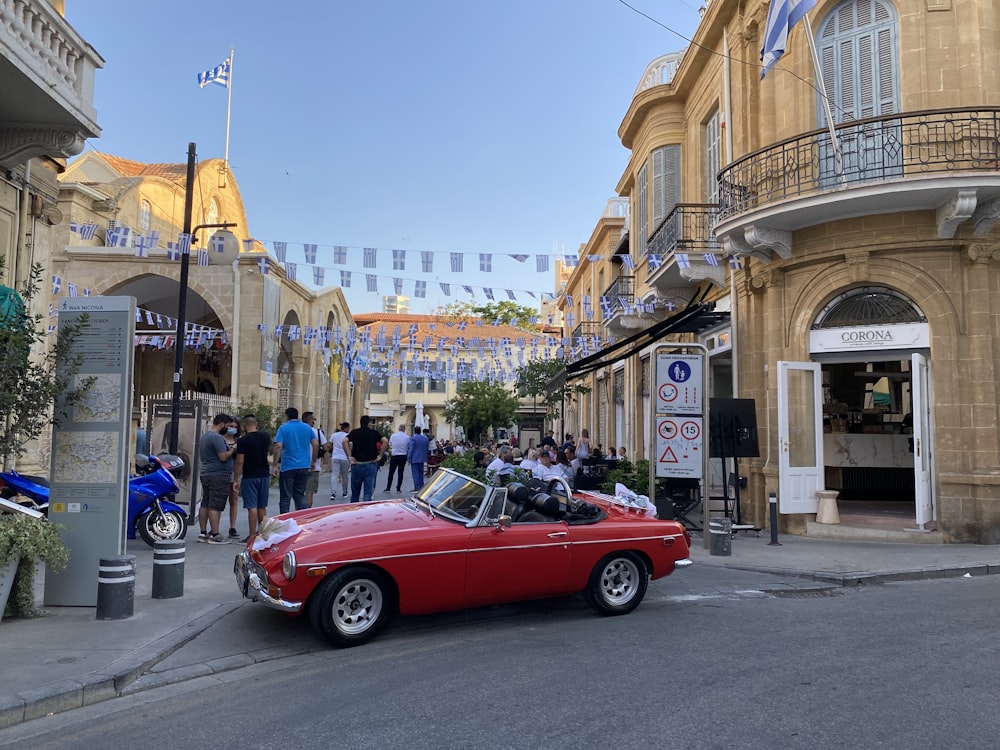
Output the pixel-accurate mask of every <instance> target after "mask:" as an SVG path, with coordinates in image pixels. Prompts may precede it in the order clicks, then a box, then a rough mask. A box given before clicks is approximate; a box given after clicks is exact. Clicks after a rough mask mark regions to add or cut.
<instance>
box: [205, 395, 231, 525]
mask: <svg viewBox="0 0 1000 750" xmlns="http://www.w3.org/2000/svg"><path fill="white" fill-rule="evenodd" d="M228 427H229V415H228V414H216V415H215V419H213V420H212V429H210V430H209V431H208V432H206V433H205V434H204V435H202V438H201V441H200V442H199V443H198V458H199V459H200V460H201V475H200V476H201V508H200V509H199V510H198V525H199V526H200V527H201V533H199V534H198V541H199V542H208V543H209V544H229V539H227V538H226V537H224V536H222V535H221V534H220V533H219V519H220V518H221V517H222V511H223V510H225V508H226V503H227V502H228V501H229V489H230V488H231V487H232V483H233V456H235V455H236V446H235V445H234V446H233V447H232V448H230V447H229V446H228V445H227V444H226V439H225V438H224V437H222V433H224V432H225V431H226V430H227V429H228ZM206 527H208V528H206Z"/></svg>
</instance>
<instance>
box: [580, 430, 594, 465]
mask: <svg viewBox="0 0 1000 750" xmlns="http://www.w3.org/2000/svg"><path fill="white" fill-rule="evenodd" d="M590 453H591V450H590V432H589V431H588V430H587V429H586V428H584V429H582V430H580V439H579V440H578V441H577V445H576V457H577V458H579V459H580V460H581V461H585V460H586V459H588V458H590Z"/></svg>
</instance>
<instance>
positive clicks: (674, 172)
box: [653, 144, 681, 229]
mask: <svg viewBox="0 0 1000 750" xmlns="http://www.w3.org/2000/svg"><path fill="white" fill-rule="evenodd" d="M680 195H681V147H680V146H679V145H676V144H675V145H672V146H664V147H662V148H658V149H657V150H656V151H654V152H653V227H654V229H655V228H656V227H658V226H659V225H660V222H661V221H663V220H664V219H665V218H667V215H668V214H669V213H670V212H671V211H673V210H674V206H676V205H677V203H678V202H679V201H680Z"/></svg>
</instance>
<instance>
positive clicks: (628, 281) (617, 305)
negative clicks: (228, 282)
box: [603, 276, 635, 311]
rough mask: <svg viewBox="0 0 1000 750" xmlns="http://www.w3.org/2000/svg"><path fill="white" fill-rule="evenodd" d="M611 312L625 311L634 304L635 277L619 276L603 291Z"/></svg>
mask: <svg viewBox="0 0 1000 750" xmlns="http://www.w3.org/2000/svg"><path fill="white" fill-rule="evenodd" d="M603 296H604V297H607V298H608V300H609V301H610V302H611V309H612V310H618V309H621V310H623V311H624V310H626V309H629V308H631V307H632V305H633V304H634V303H635V276H619V277H618V278H617V279H615V280H614V281H612V282H611V285H610V286H609V287H608V288H607V289H605V290H604V294H603Z"/></svg>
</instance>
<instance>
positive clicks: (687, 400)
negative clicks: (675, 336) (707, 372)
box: [656, 354, 705, 414]
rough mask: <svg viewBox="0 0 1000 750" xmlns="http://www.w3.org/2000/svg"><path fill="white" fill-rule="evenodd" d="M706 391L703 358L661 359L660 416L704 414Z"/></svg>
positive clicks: (658, 378)
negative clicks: (703, 377) (703, 376)
mask: <svg viewBox="0 0 1000 750" xmlns="http://www.w3.org/2000/svg"><path fill="white" fill-rule="evenodd" d="M702 390H703V388H702V357H701V356H700V355H697V354H695V355H691V354H658V355H657V357H656V413H657V414H704V411H703V409H704V400H705V399H704V397H705V394H704V393H702Z"/></svg>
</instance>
